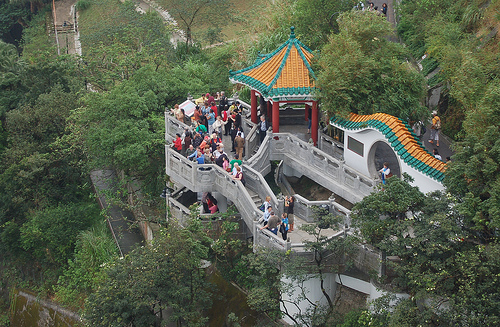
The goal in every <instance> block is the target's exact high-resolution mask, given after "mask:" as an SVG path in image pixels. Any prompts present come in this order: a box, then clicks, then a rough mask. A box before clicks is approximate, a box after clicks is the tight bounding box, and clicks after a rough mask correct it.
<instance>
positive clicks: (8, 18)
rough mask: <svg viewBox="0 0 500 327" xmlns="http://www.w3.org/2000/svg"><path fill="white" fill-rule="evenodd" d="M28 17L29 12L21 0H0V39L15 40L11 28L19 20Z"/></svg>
mask: <svg viewBox="0 0 500 327" xmlns="http://www.w3.org/2000/svg"><path fill="white" fill-rule="evenodd" d="M29 19H30V13H29V11H28V9H27V8H26V6H24V2H21V1H7V0H2V1H0V39H1V40H2V41H5V42H11V43H12V42H16V41H18V40H16V35H15V34H14V33H13V29H14V28H15V26H16V24H19V22H23V23H24V22H25V21H28V20H29Z"/></svg>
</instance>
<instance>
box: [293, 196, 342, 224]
mask: <svg viewBox="0 0 500 327" xmlns="http://www.w3.org/2000/svg"><path fill="white" fill-rule="evenodd" d="M293 197H294V198H295V205H294V211H293V212H294V215H295V216H297V217H298V218H300V219H302V220H305V221H306V222H308V223H312V222H314V211H315V210H316V208H321V206H323V205H326V206H327V208H328V212H329V213H332V214H334V215H337V216H339V215H340V216H343V217H344V226H346V227H347V226H349V225H350V218H349V217H350V215H351V211H350V210H349V209H347V208H345V207H344V206H342V205H341V204H339V203H336V202H335V198H334V197H330V198H329V199H328V200H323V201H310V200H308V199H306V198H304V197H303V196H301V195H300V194H295V195H294V196H293Z"/></svg>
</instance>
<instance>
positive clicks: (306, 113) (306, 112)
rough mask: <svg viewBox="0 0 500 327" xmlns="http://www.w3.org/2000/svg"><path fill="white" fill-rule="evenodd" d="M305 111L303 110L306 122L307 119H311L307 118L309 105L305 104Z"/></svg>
mask: <svg viewBox="0 0 500 327" xmlns="http://www.w3.org/2000/svg"><path fill="white" fill-rule="evenodd" d="M305 105H306V110H305V113H304V120H306V121H307V120H308V119H311V117H309V107H310V106H309V105H308V104H307V103H306V104H305Z"/></svg>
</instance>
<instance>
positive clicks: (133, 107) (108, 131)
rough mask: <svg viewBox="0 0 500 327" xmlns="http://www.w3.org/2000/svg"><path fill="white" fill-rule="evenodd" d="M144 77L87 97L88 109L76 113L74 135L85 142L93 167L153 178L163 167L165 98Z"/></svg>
mask: <svg viewBox="0 0 500 327" xmlns="http://www.w3.org/2000/svg"><path fill="white" fill-rule="evenodd" d="M151 74H153V75H156V76H158V74H159V73H157V72H151ZM156 76H155V77H156ZM141 77H142V76H140V75H139V76H136V77H134V78H133V79H132V80H130V81H129V82H127V83H122V84H120V85H118V86H117V87H115V88H113V90H112V91H110V92H105V93H89V94H87V96H86V97H85V99H84V103H85V106H84V107H81V108H80V109H78V110H76V111H75V112H74V114H73V116H72V121H73V122H74V124H73V125H72V128H73V130H72V133H73V136H74V137H77V138H79V139H80V140H81V141H83V144H84V145H85V148H86V149H87V151H88V153H89V155H90V157H89V159H91V160H93V161H94V164H93V165H92V166H93V167H102V166H108V167H113V168H116V169H119V170H124V171H125V172H127V173H130V172H137V173H140V174H142V175H146V176H151V175H150V174H156V173H158V171H159V169H161V167H162V166H163V165H162V161H163V160H161V158H162V151H163V150H162V149H161V147H160V145H161V144H163V142H164V140H163V138H164V137H163V133H164V131H163V129H164V124H163V120H162V118H161V116H160V114H159V112H160V110H158V109H159V102H160V101H162V99H159V98H158V96H157V94H155V92H154V91H153V90H151V89H149V90H147V89H146V88H147V83H148V82H147V81H146V80H142V79H141Z"/></svg>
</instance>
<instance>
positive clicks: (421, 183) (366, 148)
mask: <svg viewBox="0 0 500 327" xmlns="http://www.w3.org/2000/svg"><path fill="white" fill-rule="evenodd" d="M349 136H350V137H352V138H353V139H355V140H357V141H359V142H361V143H363V156H360V155H359V154H357V153H356V152H354V151H352V150H350V149H349V148H348V143H347V142H348V138H349ZM378 141H381V142H384V143H386V144H389V142H387V139H386V138H385V136H384V135H383V134H382V133H381V132H379V131H378V130H376V129H373V128H367V129H364V130H357V131H349V130H346V131H345V137H344V161H345V163H346V165H348V166H350V167H352V168H354V169H356V170H357V171H359V172H360V173H362V174H365V175H367V176H370V177H372V178H375V177H377V176H374V175H373V172H372V173H371V174H370V171H369V164H370V163H369V162H368V160H369V158H368V154H369V152H370V149H371V148H372V146H373V145H374V144H375V143H376V142H378ZM389 146H390V144H389ZM396 158H397V160H398V163H399V166H400V167H401V174H402V173H407V174H408V175H410V176H412V177H413V178H414V179H415V180H414V182H413V183H412V185H414V186H418V187H419V189H420V191H421V192H423V193H427V192H432V191H436V190H444V186H443V184H441V183H440V182H438V181H437V180H435V179H433V178H431V177H429V176H427V175H425V174H423V173H421V172H419V171H418V170H416V169H414V168H413V167H411V166H409V165H407V164H406V163H405V162H404V161H402V160H401V158H400V157H399V156H398V155H397V154H396ZM376 168H377V169H380V168H382V167H376Z"/></svg>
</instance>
